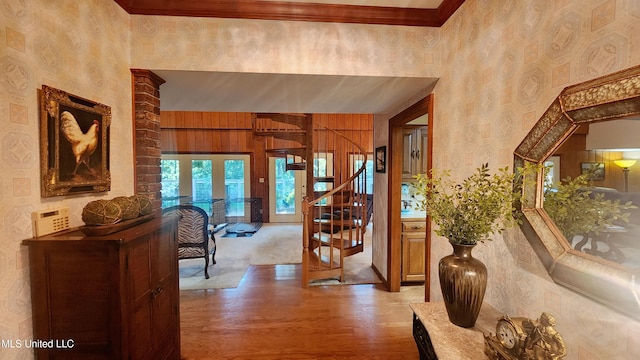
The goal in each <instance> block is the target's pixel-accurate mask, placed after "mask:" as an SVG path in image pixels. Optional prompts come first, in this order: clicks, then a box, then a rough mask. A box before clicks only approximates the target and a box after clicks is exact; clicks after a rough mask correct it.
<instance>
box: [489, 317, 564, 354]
mask: <svg viewBox="0 0 640 360" xmlns="http://www.w3.org/2000/svg"><path fill="white" fill-rule="evenodd" d="M555 325H556V319H555V318H554V317H553V315H551V314H549V313H546V312H543V313H542V314H541V315H540V318H538V319H537V320H531V319H528V318H525V317H513V318H511V317H509V316H508V315H505V316H503V317H501V318H499V319H498V323H497V325H496V335H495V336H494V335H492V334H491V333H489V335H486V334H485V336H484V343H485V349H484V351H485V354H487V356H488V357H489V358H490V359H492V360H515V359H518V360H557V359H562V358H563V357H564V356H565V355H566V354H567V349H566V346H565V344H564V340H563V339H562V335H560V333H558V332H557V331H556V329H555Z"/></svg>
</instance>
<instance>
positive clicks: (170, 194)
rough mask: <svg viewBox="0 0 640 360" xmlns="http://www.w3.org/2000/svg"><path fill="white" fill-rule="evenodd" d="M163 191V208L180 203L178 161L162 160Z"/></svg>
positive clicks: (161, 191)
mask: <svg viewBox="0 0 640 360" xmlns="http://www.w3.org/2000/svg"><path fill="white" fill-rule="evenodd" d="M160 169H161V173H162V175H161V178H160V182H161V185H162V189H161V190H160V193H161V194H162V207H163V208H166V207H170V206H174V205H178V204H179V203H180V199H179V196H180V162H179V161H178V160H160Z"/></svg>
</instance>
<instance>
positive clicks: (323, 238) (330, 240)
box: [312, 230, 363, 249]
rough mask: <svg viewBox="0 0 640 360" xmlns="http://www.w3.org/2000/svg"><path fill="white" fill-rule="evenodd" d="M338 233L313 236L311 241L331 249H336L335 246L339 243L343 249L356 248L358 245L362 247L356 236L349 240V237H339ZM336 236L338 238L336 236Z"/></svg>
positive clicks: (361, 240)
mask: <svg viewBox="0 0 640 360" xmlns="http://www.w3.org/2000/svg"><path fill="white" fill-rule="evenodd" d="M344 231H348V230H344ZM339 234H340V232H338V233H335V234H327V233H321V234H318V233H316V234H314V235H313V237H312V240H315V241H319V242H320V243H321V244H322V245H326V246H330V245H333V247H336V246H337V245H340V241H342V242H343V245H346V246H344V248H345V249H347V248H353V247H357V246H358V245H362V242H363V239H360V240H358V239H357V237H356V236H353V237H352V238H351V239H349V237H348V236H347V237H340V236H339ZM336 235H338V236H336Z"/></svg>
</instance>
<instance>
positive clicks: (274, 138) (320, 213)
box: [253, 113, 369, 288]
mask: <svg viewBox="0 0 640 360" xmlns="http://www.w3.org/2000/svg"><path fill="white" fill-rule="evenodd" d="M253 133H254V135H256V136H265V137H270V139H271V141H267V142H266V143H267V147H268V149H267V153H268V154H269V156H273V157H284V158H286V159H287V161H286V163H287V165H286V169H287V171H305V172H306V189H313V190H312V191H307V196H305V198H304V200H303V202H302V213H303V220H302V221H303V227H302V228H303V229H302V249H303V250H302V272H303V273H302V286H303V287H305V288H306V287H308V286H309V282H310V281H311V280H317V279H329V278H339V280H340V281H341V282H343V281H344V276H345V275H344V264H345V258H347V257H349V256H351V255H354V254H357V253H360V252H362V251H363V250H364V235H365V232H366V227H367V222H368V219H369V217H368V215H367V211H366V209H367V195H366V185H367V184H366V157H367V153H366V151H365V149H364V148H363V147H362V146H360V145H359V144H356V143H355V142H354V141H352V140H351V139H349V138H348V137H347V136H345V135H344V134H342V133H340V132H338V131H335V130H333V129H329V128H327V127H321V126H317V125H315V124H314V119H313V116H312V115H311V114H281V113H257V114H254V116H253ZM334 153H335V154H343V156H335V157H334V156H332V155H330V154H334ZM345 154H349V156H348V157H347V156H344V155H345ZM323 159H324V161H321V160H323ZM349 159H360V160H361V161H358V162H356V161H350V160H349ZM336 174H337V176H336Z"/></svg>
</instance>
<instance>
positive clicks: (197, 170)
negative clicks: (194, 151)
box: [191, 160, 213, 216]
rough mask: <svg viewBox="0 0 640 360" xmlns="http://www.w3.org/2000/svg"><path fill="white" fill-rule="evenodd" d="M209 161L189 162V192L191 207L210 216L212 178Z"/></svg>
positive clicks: (210, 162)
mask: <svg viewBox="0 0 640 360" xmlns="http://www.w3.org/2000/svg"><path fill="white" fill-rule="evenodd" d="M211 171H212V161H211V160H191V191H192V194H193V205H194V206H197V207H199V208H201V209H202V210H204V211H206V212H207V214H208V215H209V216H211V199H212V198H213V177H212V174H211Z"/></svg>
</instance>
